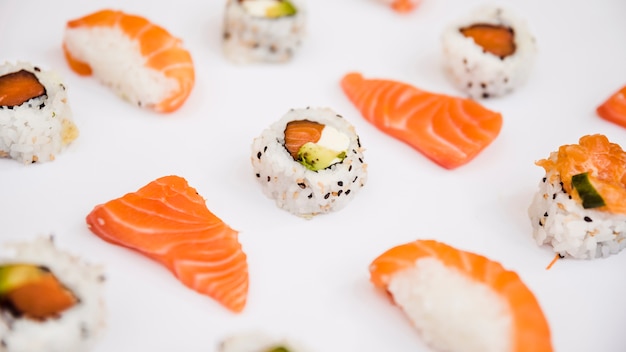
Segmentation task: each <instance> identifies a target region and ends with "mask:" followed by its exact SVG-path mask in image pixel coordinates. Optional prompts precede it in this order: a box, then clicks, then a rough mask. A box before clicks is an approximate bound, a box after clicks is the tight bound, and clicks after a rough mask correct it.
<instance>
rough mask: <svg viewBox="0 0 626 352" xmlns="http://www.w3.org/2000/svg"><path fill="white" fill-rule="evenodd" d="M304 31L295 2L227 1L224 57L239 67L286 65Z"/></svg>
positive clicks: (300, 9)
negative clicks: (254, 64) (241, 65)
mask: <svg viewBox="0 0 626 352" xmlns="http://www.w3.org/2000/svg"><path fill="white" fill-rule="evenodd" d="M305 27H306V13H305V9H304V5H303V4H302V3H301V2H300V1H299V0H227V3H226V10H225V15H224V31H223V51H224V55H225V56H226V57H227V58H228V59H229V60H231V61H232V62H235V63H239V64H245V63H252V62H274V63H283V62H287V61H289V60H291V59H292V57H293V56H294V55H295V53H296V51H297V50H298V49H299V48H300V46H301V44H302V40H303V37H304V36H305V33H306V30H305Z"/></svg>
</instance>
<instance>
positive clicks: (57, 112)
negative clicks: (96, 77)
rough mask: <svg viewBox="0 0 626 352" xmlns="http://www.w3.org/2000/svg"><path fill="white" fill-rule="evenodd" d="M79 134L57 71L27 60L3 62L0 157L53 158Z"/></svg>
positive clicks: (23, 160) (24, 160)
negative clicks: (13, 62)
mask: <svg viewBox="0 0 626 352" xmlns="http://www.w3.org/2000/svg"><path fill="white" fill-rule="evenodd" d="M76 137H78V128H77V127H76V125H75V124H74V122H73V120H72V111H71V109H70V106H69V104H68V101H67V89H66V87H65V85H64V84H63V82H62V80H61V78H60V76H59V75H58V74H56V73H55V72H52V71H44V70H42V69H40V68H39V67H37V66H33V65H32V64H30V63H26V62H18V63H16V64H12V63H5V64H3V65H0V157H3V158H11V159H15V160H17V161H19V162H21V163H24V164H30V163H34V162H44V161H51V160H54V159H55V158H56V156H57V154H59V153H60V152H61V151H62V150H63V148H64V147H66V146H67V145H69V144H70V143H71V142H72V141H73V140H75V139H76Z"/></svg>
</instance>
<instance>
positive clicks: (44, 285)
mask: <svg viewBox="0 0 626 352" xmlns="http://www.w3.org/2000/svg"><path fill="white" fill-rule="evenodd" d="M104 279H105V278H104V274H103V270H102V268H101V267H99V266H94V265H91V264H87V263H85V262H83V261H82V260H80V259H79V258H78V257H75V256H74V255H72V254H69V253H67V252H64V251H61V250H59V249H57V248H56V247H55V245H54V243H53V241H52V237H41V238H37V239H36V240H34V241H32V242H19V243H10V244H6V245H5V247H3V252H2V253H1V254H0V351H5V352H17V351H19V352H30V351H33V352H41V351H46V352H74V351H76V352H78V351H88V350H90V349H91V348H92V347H93V346H94V344H95V343H96V342H97V340H98V338H99V336H100V335H101V333H102V331H103V328H104V325H105V306H104V301H103V292H102V288H103V283H104Z"/></svg>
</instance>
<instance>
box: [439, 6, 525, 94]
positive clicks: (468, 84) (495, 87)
mask: <svg viewBox="0 0 626 352" xmlns="http://www.w3.org/2000/svg"><path fill="white" fill-rule="evenodd" d="M477 23H481V24H493V25H504V26H508V27H510V28H512V29H513V31H514V40H515V46H516V49H515V52H514V53H513V54H511V55H509V56H507V57H505V58H504V59H501V58H500V57H498V56H496V55H493V54H491V53H489V52H485V51H484V50H483V48H482V47H481V46H479V45H477V44H476V43H475V42H474V40H473V39H472V38H468V37H465V36H464V35H463V34H462V33H461V32H460V28H463V27H467V26H471V25H473V24H477ZM442 42H443V54H444V56H443V57H444V61H443V62H444V67H445V69H446V72H447V73H448V74H449V76H450V78H451V80H452V82H453V83H454V84H455V85H456V86H457V88H458V89H460V90H461V91H463V92H465V93H467V94H468V95H469V96H470V97H472V98H474V99H481V98H489V97H497V96H502V95H505V94H507V93H510V92H512V91H513V90H515V89H516V88H517V87H519V86H520V85H522V84H523V83H524V82H525V81H526V79H527V78H528V76H529V74H530V71H531V68H532V66H533V64H534V60H535V56H536V52H537V49H536V45H535V39H534V37H533V35H532V34H531V33H530V31H529V29H528V27H527V25H526V22H525V21H523V20H521V19H519V18H518V17H516V16H515V15H514V14H513V13H512V11H511V10H509V9H506V8H502V7H496V6H491V5H485V6H482V7H479V8H477V9H476V10H475V11H474V12H473V13H471V14H470V15H468V16H467V17H465V18H462V19H460V20H458V21H456V22H454V23H453V24H451V25H449V26H448V27H447V28H446V29H445V30H444V32H443V35H442Z"/></svg>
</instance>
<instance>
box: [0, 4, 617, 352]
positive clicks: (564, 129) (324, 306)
mask: <svg viewBox="0 0 626 352" xmlns="http://www.w3.org/2000/svg"><path fill="white" fill-rule="evenodd" d="M482 3H483V2H482V1H470V0H457V1H452V0H424V1H423V4H422V5H421V7H420V8H418V9H416V10H415V11H414V12H412V13H410V14H407V15H400V14H397V13H394V12H392V11H391V10H390V8H389V7H387V6H386V5H384V4H382V3H379V2H376V1H374V0H341V1H337V0H335V1H331V0H310V1H308V10H309V12H308V21H309V22H308V35H307V37H306V39H305V41H304V45H303V47H302V49H301V50H300V51H299V52H298V54H297V56H296V57H295V59H294V60H293V61H292V62H290V63H287V64H282V65H268V64H258V65H249V66H237V65H234V64H231V63H229V62H228V61H226V59H225V58H224V57H223V55H222V52H221V46H220V45H221V33H222V29H221V28H222V15H223V8H224V1H220V0H210V1H191V0H176V1H145V0H134V1H78V0H74V1H70V0H56V1H36V2H35V1H23V0H2V1H1V2H0V61H2V60H9V61H15V60H24V61H30V62H32V63H33V64H36V65H39V66H41V67H42V68H44V69H54V70H56V71H58V72H59V73H61V75H62V76H63V77H64V79H65V82H66V85H67V86H68V89H69V98H70V104H71V105H72V109H73V112H74V119H75V122H76V124H77V125H78V127H79V129H80V133H81V134H80V137H79V138H78V139H77V140H76V141H75V142H74V143H73V144H72V145H71V146H70V148H68V149H67V150H65V151H64V152H63V153H61V154H60V155H59V156H58V157H57V160H56V161H54V162H51V163H44V164H35V165H26V166H25V165H21V164H20V163H18V162H16V161H14V160H9V159H3V160H0V226H1V227H0V239H1V240H2V242H5V241H8V240H15V239H20V240H28V239H32V238H34V237H35V236H39V235H47V234H54V235H55V236H56V238H57V244H58V245H59V246H60V247H61V248H63V249H67V250H69V251H72V252H74V253H76V254H79V255H81V256H82V257H84V258H86V259H88V260H89V261H91V262H94V263H101V264H103V265H105V267H106V272H107V275H108V279H109V280H108V282H107V285H106V298H107V306H108V313H109V317H108V326H107V329H106V332H105V335H104V336H103V338H102V340H101V341H100V342H99V344H98V345H97V348H96V351H97V352H104V351H189V352H195V351H198V352H200V351H214V350H215V346H216V345H217V343H218V341H219V340H220V339H221V338H223V337H224V336H226V335H229V334H232V333H237V332H242V331H247V330H250V329H260V330H263V331H266V332H268V333H270V334H273V335H276V336H285V337H289V338H293V339H296V340H299V341H301V342H302V343H304V344H305V345H307V346H309V347H310V348H311V349H312V350H316V351H427V350H428V349H427V348H426V346H424V345H423V343H422V342H421V340H420V338H419V335H418V334H417V333H416V332H415V331H414V330H413V328H412V327H411V326H410V324H409V323H408V320H407V319H406V318H405V317H404V316H403V314H402V313H401V312H400V310H399V309H397V308H396V307H394V306H393V305H391V304H390V302H389V301H388V300H387V298H386V296H385V295H384V294H383V293H382V292H379V291H377V290H376V289H374V288H373V286H372V285H371V284H370V283H369V281H368V279H369V275H368V265H369V263H370V262H371V261H372V260H373V259H374V258H375V257H376V256H378V255H379V254H380V253H382V252H383V251H385V250H386V249H388V248H390V247H392V246H395V245H398V244H401V243H405V242H409V241H412V240H415V239H418V238H434V239H438V240H440V241H444V242H446V243H448V244H451V245H454V246H456V247H458V248H461V249H465V250H470V251H474V252H478V253H480V254H483V255H486V256H488V257H490V258H492V259H494V260H497V261H500V262H502V263H503V264H504V266H505V267H507V268H509V269H512V270H515V271H517V272H518V273H519V274H520V276H521V277H522V279H523V280H524V281H525V283H526V284H527V285H528V286H529V287H530V289H531V290H532V291H533V292H534V293H535V294H536V296H537V298H538V300H539V302H540V304H541V306H542V307H543V309H544V312H545V314H546V316H547V319H548V321H549V323H550V326H551V329H552V333H553V343H554V346H555V348H556V350H558V351H592V350H593V351H605V352H610V351H623V350H624V349H625V348H626V347H624V346H626V343H625V342H626V341H625V340H626V337H625V335H624V326H626V308H625V307H624V297H626V280H625V279H624V267H626V253H621V254H618V255H615V256H613V257H610V258H607V259H597V260H593V261H578V260H572V259H568V260H562V261H559V262H558V263H557V264H556V266H554V267H553V268H552V269H551V270H545V267H546V265H547V264H548V263H549V262H550V260H551V259H552V257H553V252H552V251H551V249H550V248H547V247H538V246H537V245H536V244H535V243H534V241H533V239H532V236H531V226H530V223H529V220H528V216H527V214H526V211H527V208H528V206H529V204H530V201H531V199H532V196H533V194H534V192H535V191H536V189H537V183H538V182H539V180H540V179H541V177H542V176H543V171H542V169H541V168H540V167H538V166H535V165H534V162H535V160H537V159H541V158H544V157H547V156H548V154H549V153H550V151H553V150H556V149H557V148H558V146H559V145H562V144H570V143H575V142H577V141H578V138H579V137H581V136H582V135H585V134H591V133H603V134H605V135H607V136H608V137H609V139H610V140H611V141H613V142H616V143H619V144H621V145H623V146H626V129H623V128H621V127H619V126H617V125H614V124H611V123H609V122H606V121H604V120H602V119H600V118H599V117H598V116H597V115H596V114H595V108H596V106H597V105H598V104H600V103H601V102H602V101H604V100H605V99H606V98H607V97H608V96H610V95H611V94H612V93H613V92H615V91H616V90H617V89H619V88H620V87H621V86H622V85H623V84H626V64H625V63H626V41H625V39H624V34H626V21H624V20H623V15H624V14H625V13H626V2H624V1H622V0H603V1H595V2H583V1H567V0H558V1H557V0H552V1H545V0H524V1H502V2H500V3H506V4H507V5H509V7H510V8H511V9H513V10H514V11H515V12H516V13H517V14H518V15H519V16H520V17H523V18H525V19H526V20H527V21H528V24H529V26H530V28H531V30H532V32H533V33H534V35H535V36H536V38H537V43H538V47H539V53H538V57H537V62H536V65H535V67H534V69H533V70H532V73H531V76H530V77H529V80H528V82H527V84H526V85H524V86H523V87H521V88H520V89H518V90H517V91H515V92H514V93H513V94H511V95H509V96H506V97H503V98H498V99H493V100H488V101H484V102H483V104H484V105H485V106H486V107H488V108H490V109H493V110H496V111H500V112H501V113H502V114H503V119H504V124H503V128H502V131H501V133H500V135H499V136H498V138H497V139H496V140H495V141H494V142H493V144H492V145H491V146H489V147H488V148H487V149H486V150H484V151H483V152H482V153H481V154H480V155H479V156H478V157H477V158H476V159H475V160H473V161H471V162H470V163H469V164H467V165H465V166H462V167H461V168H459V169H456V170H453V171H450V170H445V169H442V168H440V167H439V166H437V165H435V164H434V163H432V162H431V161H429V160H428V159H426V158H425V157H423V156H422V155H421V154H419V153H418V152H416V151H415V150H413V149H411V148H410V147H409V146H407V145H405V144H403V143H402V142H399V141H396V140H394V139H392V138H391V137H389V136H387V135H385V134H383V133H382V132H380V131H379V130H377V129H376V128H375V127H374V126H372V125H370V124H369V123H368V122H367V121H365V120H364V119H363V118H362V117H361V115H360V114H359V113H358V111H357V110H356V109H355V108H354V107H353V106H352V104H351V103H350V102H349V101H348V100H347V98H346V97H345V96H344V94H343V92H342V91H341V89H340V86H339V80H340V79H341V77H342V76H343V75H344V74H345V73H347V72H349V71H360V72H361V73H363V74H364V76H365V77H375V78H389V79H396V80H401V81H404V82H407V83H410V84H412V85H415V86H417V87H420V88H422V89H425V90H429V91H433V92H439V93H446V94H454V95H460V93H459V92H458V91H456V89H455V88H454V87H453V86H452V85H451V83H450V82H449V81H448V80H447V78H446V76H444V74H443V71H442V67H441V57H442V53H441V45H440V34H441V32H442V30H443V28H444V27H445V26H446V25H447V24H448V23H449V22H451V21H453V20H454V19H456V18H457V17H459V16H462V15H465V14H466V13H467V12H469V11H470V10H471V9H472V8H474V7H475V6H477V5H480V4H482ZM106 7H111V8H118V9H122V10H125V11H127V12H129V13H135V14H140V15H143V16H145V17H147V18H149V19H150V20H152V21H153V22H155V23H157V24H160V25H162V26H164V27H165V28H167V29H168V30H169V31H170V32H172V33H173V34H174V35H175V36H177V37H179V38H181V39H183V41H184V43H185V46H186V48H188V49H189V50H190V52H191V54H192V55H193V59H194V62H195V65H196V74H197V77H196V86H195V88H194V90H193V92H192V94H191V96H190V97H189V100H188V101H187V102H186V104H185V105H184V106H183V107H182V108H181V109H180V110H178V111H176V112H175V113H172V114H169V115H161V114H157V113H153V112H150V111H147V110H141V109H139V108H136V107H134V106H132V105H130V104H128V103H126V102H124V101H122V100H121V99H119V98H117V97H116V96H114V95H113V93H112V92H111V91H110V90H108V89H107V88H106V87H104V86H102V85H100V84H99V83H98V82H97V81H96V80H95V79H93V78H84V77H79V76H78V75H76V74H74V73H73V72H72V71H71V70H70V69H69V68H68V66H67V64H66V63H65V61H64V58H63V54H62V50H61V40H62V33H63V29H64V26H65V23H66V22H67V21H68V20H70V19H74V18H77V17H80V16H83V15H85V14H88V13H90V12H93V11H96V10H99V9H102V8H106ZM306 106H312V107H317V106H319V107H323V106H327V107H331V108H332V109H334V110H335V111H336V112H338V113H339V114H341V115H343V116H344V117H345V118H346V119H348V120H349V121H350V122H352V123H353V124H354V125H355V126H356V130H357V132H358V133H359V134H360V137H361V142H362V144H363V146H364V147H365V148H366V151H365V161H366V162H367V163H368V164H369V169H368V170H369V181H368V183H367V184H366V186H365V187H364V188H363V189H362V190H361V192H360V193H359V194H358V195H357V196H356V197H355V199H354V200H353V201H352V203H350V204H349V205H348V206H347V207H346V208H344V209H343V210H341V211H339V212H336V213H333V214H329V215H324V216H319V217H317V218H315V219H313V220H310V221H307V220H304V219H300V218H298V217H295V216H293V215H291V214H289V213H287V212H285V211H283V210H281V209H278V208H277V207H275V206H274V204H273V201H272V200H270V199H268V198H266V197H265V196H264V195H263V194H262V192H261V189H260V188H259V186H258V185H257V184H256V181H255V179H254V175H253V174H252V168H251V166H250V161H249V157H250V145H251V143H252V140H253V139H254V138H255V137H256V136H258V135H259V134H260V133H261V131H262V130H263V129H264V128H266V127H267V126H269V125H270V124H271V123H272V122H274V121H276V120H278V119H279V118H280V117H281V116H282V115H283V114H284V113H285V112H286V111H287V110H288V109H290V108H292V107H293V108H299V107H306ZM169 174H176V175H179V176H182V177H185V178H186V179H187V180H188V181H189V183H190V185H191V186H193V187H195V188H196V189H197V190H198V192H199V193H200V194H201V195H202V196H204V197H205V198H206V200H207V205H208V207H209V209H210V210H211V211H213V212H214V213H215V214H216V215H217V216H219V217H220V218H222V219H223V220H224V221H225V222H226V223H228V224H229V225H231V226H232V227H233V228H235V229H237V230H239V231H240V241H241V243H242V246H243V248H244V251H245V252H246V253H247V255H248V263H249V268H250V290H249V298H248V305H247V307H246V309H245V310H244V312H243V313H241V314H238V315H237V314H233V313H231V312H229V311H227V310H226V309H224V308H223V307H221V306H220V305H218V304H217V303H216V302H214V301H213V300H211V299H210V298H208V297H205V296H202V295H199V294H197V293H195V292H193V291H191V290H189V289H187V288H185V287H184V286H183V285H182V284H180V283H179V282H178V281H177V280H176V279H175V278H174V277H173V276H172V275H171V274H170V273H169V272H168V271H167V270H166V269H165V268H163V267H161V266H160V265H158V264H156V263H155V262H152V261H150V260H148V259H146V258H144V257H142V256H141V255H138V254H136V253H134V252H131V251H129V250H126V249H124V248H121V247H116V246H113V245H110V244H108V243H105V242H103V241H102V240H100V239H99V238H98V237H96V236H94V235H93V234H91V233H90V231H89V230H88V229H87V227H86V225H85V217H86V215H87V214H88V213H89V212H90V211H91V209H92V208H93V207H94V206H95V205H97V204H100V203H103V202H106V201H108V200H110V199H113V198H117V197H119V196H122V195H123V194H125V193H128V192H132V191H135V190H137V189H138V188H140V187H141V186H143V185H145V184H147V183H148V182H150V181H152V180H154V179H156V178H158V177H161V176H164V175H169ZM459 294H462V293H461V292H459ZM467 319H468V323H469V324H471V321H472V317H467Z"/></svg>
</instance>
